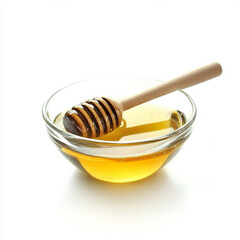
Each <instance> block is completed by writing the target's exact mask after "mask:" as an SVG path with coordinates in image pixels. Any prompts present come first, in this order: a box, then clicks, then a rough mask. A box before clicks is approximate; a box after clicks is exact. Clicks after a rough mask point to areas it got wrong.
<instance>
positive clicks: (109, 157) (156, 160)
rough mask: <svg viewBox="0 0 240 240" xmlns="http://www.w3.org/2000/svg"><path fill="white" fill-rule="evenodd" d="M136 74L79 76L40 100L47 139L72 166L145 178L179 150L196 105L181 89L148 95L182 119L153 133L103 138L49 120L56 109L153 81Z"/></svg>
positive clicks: (120, 177) (126, 178) (107, 177)
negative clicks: (173, 127) (169, 128)
mask: <svg viewBox="0 0 240 240" xmlns="http://www.w3.org/2000/svg"><path fill="white" fill-rule="evenodd" d="M160 82H161V81H159V80H154V79H147V78H138V77H108V78H98V79H89V80H83V81H80V82H77V83H74V84H72V85H69V86H67V87H64V88H62V89H60V90H59V91H57V92H55V93H54V94H53V95H52V96H51V97H50V98H49V99H48V100H47V101H46V103H45V104H44V105H43V109H42V115H43V119H44V121H45V124H46V129H47V132H48V134H49V137H50V139H51V140H52V142H53V143H55V145H56V146H57V148H58V149H59V150H60V152H61V153H62V154H63V155H64V156H65V157H66V158H67V159H68V160H70V162H72V163H73V164H74V165H75V166H76V167H78V168H79V169H81V170H82V171H83V172H85V173H86V174H89V175H91V176H92V177H94V178H96V179H99V180H102V181H107V182H119V183H120V182H131V181H137V180H140V179H143V178H146V177H148V176H150V175H152V174H153V173H155V172H156V171H158V170H159V169H161V168H162V167H163V166H165V165H166V163H168V162H169V161H170V160H171V159H172V158H173V157H174V156H176V154H177V153H178V152H179V150H180V149H181V147H182V146H183V143H184V142H185V141H186V140H187V139H188V137H189V136H190V134H191V132H192V126H193V123H194V120H195V118H196V105H195V103H194V102H193V100H192V99H191V97H190V96H188V95H187V94H186V93H185V92H183V91H181V90H180V91H176V92H174V93H171V94H168V95H166V96H163V97H160V98H157V99H155V100H152V101H150V102H152V104H155V105H159V106H161V107H162V106H163V107H164V108H168V109H177V110H178V111H180V112H181V113H183V114H184V118H185V123H184V124H183V125H182V126H181V127H179V128H177V129H176V130H174V131H172V132H170V133H167V134H165V135H161V136H157V137H156V136H155V137H154V138H148V139H138V140H134V141H106V140H105V141H103V140H98V139H90V138H83V137H80V136H77V135H74V134H71V133H69V132H67V131H65V130H64V129H62V128H61V127H59V126H58V125H56V124H55V122H54V121H55V119H56V117H57V116H59V114H61V113H64V112H66V111H67V110H69V109H71V107H72V106H74V105H77V104H79V103H81V102H83V101H86V100H88V99H92V98H94V97H102V96H105V97H109V98H112V99H115V100H117V99H118V98H124V97H127V96H131V95H132V94H135V93H137V92H140V91H143V90H145V89H147V88H150V87H153V86H154V85H157V84H159V83H160Z"/></svg>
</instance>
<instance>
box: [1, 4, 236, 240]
mask: <svg viewBox="0 0 240 240" xmlns="http://www.w3.org/2000/svg"><path fill="white" fill-rule="evenodd" d="M0 9H1V32H2V36H3V38H1V51H2V54H1V68H2V70H3V71H2V77H1V118H0V121H1V134H0V137H1V163H0V164H1V165H0V167H1V195H0V196H1V199H0V203H1V213H0V217H1V235H0V238H1V239H3V240H10V239H11V240H12V239H25V240H28V239H59V240H60V239H147V238H148V239H180V238H181V239H220V238H221V239H239V238H240V233H239V229H238V228H239V215H240V207H239V202H240V197H239V182H240V174H239V169H240V163H239V160H240V159H239V153H238V149H239V134H240V131H239V119H240V114H239V98H240V97H239V78H240V73H239V68H240V63H239V56H240V47H239V46H240V36H239V23H240V15H239V11H240V3H239V1H238V0H235V1H234V0H226V1H220V0H219V1H157V0H140V1H133V0H128V1H125V0H123V1H105V0H103V1H92V0H90V1H74V0H70V1H68V0H59V1H58V0H48V1H46V0H41V1H40V0H39V1H36V0H29V1H26V0H22V1H18V0H6V1H2V2H1V7H0ZM212 61H219V62H220V63H221V64H222V66H223V70H224V74H223V75H222V77H221V78H218V79H215V80H212V81H210V82H207V83H203V84H201V85H199V86H198V87H193V88H190V89H188V90H187V91H186V92H187V93H189V94H190V95H191V96H192V97H193V99H194V100H195V102H196V104H197V106H198V116H197V120H196V123H195V126H194V132H193V134H192V136H191V138H190V139H189V141H188V143H187V144H186V145H185V147H184V148H183V149H182V151H181V152H180V153H179V155H178V156H177V157H176V158H175V159H174V160H173V161H172V162H171V163H170V164H169V165H167V166H166V168H165V169H164V170H163V171H160V172H158V173H157V174H155V175H154V176H153V177H150V178H148V179H146V180H144V181H140V182H136V183H131V184H120V185H116V184H107V183H102V182H98V181H96V180H93V179H90V178H86V177H85V176H84V175H83V174H81V173H80V172H79V171H78V170H77V169H75V167H74V166H72V165H71V164H70V163H69V162H68V161H66V160H65V159H64V158H63V157H62V156H61V155H60V153H58V151H57V150H56V149H55V147H54V145H53V144H52V143H51V142H50V140H49V139H48V136H47V134H46V131H45V126H44V124H43V120H42V117H41V107H42V104H43V102H44V101H45V100H46V99H47V97H48V96H49V95H50V94H52V93H53V92H54V91H56V90H57V89H59V88H60V87H63V86H65V85H68V84H70V83H72V82H76V81H78V80H80V79H84V78H92V77H102V76H110V75H117V74H123V75H133V76H142V77H152V78H159V79H162V80H165V79H168V78H170V77H174V76H176V75H178V74H181V73H183V72H185V71H188V70H191V69H193V68H195V67H199V66H201V65H204V64H208V63H210V62H212ZM113 84H114V85H116V84H117V83H113Z"/></svg>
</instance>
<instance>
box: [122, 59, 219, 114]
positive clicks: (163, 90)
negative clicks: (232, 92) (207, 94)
mask: <svg viewBox="0 0 240 240" xmlns="http://www.w3.org/2000/svg"><path fill="white" fill-rule="evenodd" d="M221 73H222V67H221V65H220V64H219V63H212V64H209V65H206V66H204V67H201V68H198V69H196V70H194V71H191V72H189V73H186V74H184V75H181V76H179V77H176V78H173V79H171V80H168V81H166V82H163V83H161V84H159V85H157V86H155V87H153V88H150V89H148V90H146V91H144V92H141V93H138V94H136V95H134V96H131V97H128V98H125V99H123V100H121V101H119V102H118V104H119V105H120V107H121V108H122V111H125V110H127V109H130V108H132V107H135V106H137V105H140V104H142V103H145V102H148V101H150V100H152V99H155V98H157V97H161V96H163V95H166V94H168V93H171V92H174V91H176V90H179V89H184V88H187V87H191V86H193V85H196V84H198V83H201V82H204V81H207V80H209V79H212V78H215V77H217V76H219V75H221Z"/></svg>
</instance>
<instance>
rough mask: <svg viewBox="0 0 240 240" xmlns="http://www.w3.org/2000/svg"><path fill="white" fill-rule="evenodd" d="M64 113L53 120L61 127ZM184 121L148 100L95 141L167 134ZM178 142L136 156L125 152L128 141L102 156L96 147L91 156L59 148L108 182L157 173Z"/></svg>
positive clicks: (129, 179)
mask: <svg viewBox="0 0 240 240" xmlns="http://www.w3.org/2000/svg"><path fill="white" fill-rule="evenodd" d="M63 115H64V113H63V114H60V115H58V116H57V118H56V119H55V121H54V123H55V124H56V125H57V126H58V127H59V128H63V124H62V118H63ZM184 123H185V116H184V114H183V113H181V112H180V111H177V110H170V109H165V108H162V107H159V106H156V105H152V104H149V103H147V104H142V105H140V106H137V107H134V108H132V109H129V110H127V111H125V112H123V121H122V124H121V126H120V127H119V128H117V129H115V130H114V131H113V132H111V133H109V134H107V135H105V136H102V137H101V138H98V140H104V141H114V142H118V143H121V142H123V143H126V142H129V141H131V142H133V141H139V140H144V139H152V138H157V137H160V136H163V135H165V134H167V133H170V132H172V131H174V130H176V129H177V128H179V127H181V126H182V125H183V124H184ZM181 145H182V142H177V143H176V144H175V145H171V147H167V148H164V150H156V151H150V153H147V154H146V153H144V150H143V151H142V153H141V151H140V153H139V151H138V154H137V155H136V154H127V152H128V151H127V148H128V146H127V144H126V146H125V147H118V146H115V147H114V154H112V152H113V150H111V149H110V150H109V148H106V150H105V154H104V156H102V154H101V155H100V156H99V155H97V154H96V150H95V149H94V151H93V152H94V153H93V154H92V155H86V154H82V153H80V152H76V151H74V150H72V149H70V148H69V147H65V146H60V150H61V151H62V153H63V154H64V155H65V156H67V157H68V159H69V160H71V161H72V162H73V163H74V164H75V165H77V166H78V167H79V168H81V169H83V170H84V171H86V172H87V173H88V174H90V175H91V176H93V177H94V178H97V179H99V180H103V181H108V182H131V181H136V180H140V179H143V178H145V177H147V176H149V175H151V174H153V173H154V172H156V171H157V170H158V169H160V168H161V167H162V166H163V165H164V164H165V163H166V161H167V160H169V159H170V156H172V154H173V153H174V152H176V151H177V150H178V149H179V148H180V146H181ZM140 147H141V146H140ZM125 148H126V149H125ZM125 150H126V154H124V151H125ZM109 152H111V154H109ZM96 155H97V156H96Z"/></svg>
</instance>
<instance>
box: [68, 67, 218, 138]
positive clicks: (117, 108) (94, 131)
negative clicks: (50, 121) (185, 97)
mask: <svg viewBox="0 0 240 240" xmlns="http://www.w3.org/2000/svg"><path fill="white" fill-rule="evenodd" d="M221 73H222V67H221V65H220V64H219V63H212V64H209V65H206V66H203V67H201V68H198V69H196V70H194V71H191V72H188V73H186V74H184V75H181V76H179V77H176V78H173V79H171V80H168V81H165V82H162V83H160V84H159V85H157V86H154V87H153V88H150V89H148V90H146V91H144V92H141V93H138V94H136V95H134V96H130V97H128V98H125V99H123V100H120V101H118V102H116V101H115V100H112V99H110V98H107V97H97V98H93V99H92V100H88V101H86V102H83V103H81V104H79V105H76V106H74V107H72V109H71V110H69V111H67V112H66V113H65V115H64V118H63V125H64V127H65V129H66V130H67V131H68V132H70V133H73V134H76V135H79V136H82V137H88V138H96V137H100V136H102V135H104V134H107V133H109V132H111V131H113V130H114V129H115V128H117V127H119V126H120V124H121V121H122V113H123V111H125V110H128V109H130V108H132V107H135V106H137V105H140V104H142V103H145V102H148V101H150V100H152V99H155V98H157V97H160V96H163V95H166V94H168V93H171V92H174V91H176V90H179V89H184V88H187V87H190V86H193V85H196V84H198V83H201V82H204V81H207V80H209V79H212V78H215V77H217V76H219V75H221Z"/></svg>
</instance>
